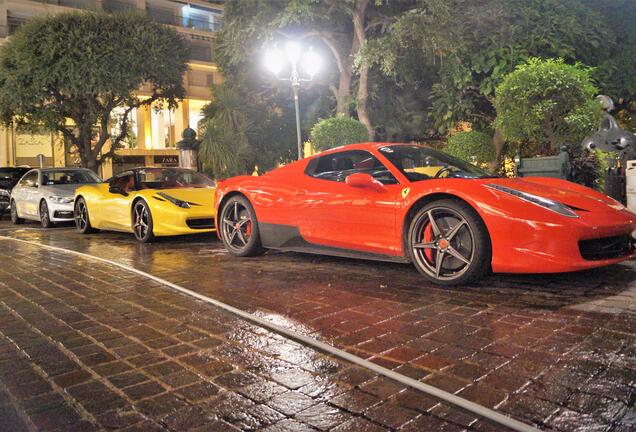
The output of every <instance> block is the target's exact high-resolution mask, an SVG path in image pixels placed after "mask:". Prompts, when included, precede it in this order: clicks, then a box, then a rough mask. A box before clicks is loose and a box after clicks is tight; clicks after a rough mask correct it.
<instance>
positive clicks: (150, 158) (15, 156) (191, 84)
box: [0, 0, 223, 178]
mask: <svg viewBox="0 0 636 432" xmlns="http://www.w3.org/2000/svg"><path fill="white" fill-rule="evenodd" d="M78 10H84V11H104V12H111V13H114V12H122V11H140V12H143V13H145V14H147V15H148V16H149V17H151V18H152V19H154V20H155V21H157V22H160V23H162V24H165V25H169V26H172V27H173V28H174V29H175V30H176V31H177V32H179V33H180V34H181V35H182V36H183V38H184V40H185V41H186V43H187V44H188V45H189V47H190V57H191V58H190V61H189V62H188V66H189V67H188V71H187V72H186V74H185V76H184V77H183V80H184V85H185V88H186V98H185V99H184V100H183V101H182V102H181V103H180V104H179V106H178V107H177V108H176V109H175V110H168V109H162V110H156V109H154V108H153V107H147V108H144V109H138V110H134V111H133V112H132V131H133V134H132V136H131V138H130V139H129V140H128V142H126V143H125V144H124V148H121V149H119V150H118V151H117V156H116V157H115V158H114V159H113V160H112V161H108V162H106V163H105V164H103V165H102V168H101V171H102V172H101V173H100V174H101V176H102V177H103V178H108V177H110V176H111V175H113V174H116V173H118V172H121V171H124V170H125V169H128V168H130V167H134V166H142V165H146V166H177V165H178V151H177V148H176V142H177V141H179V140H180V139H181V133H182V132H183V130H184V129H185V128H187V127H191V128H193V129H195V130H196V129H197V125H198V122H199V120H200V119H201V109H202V108H203V106H204V105H205V104H207V103H209V102H210V101H211V99H212V95H211V85H212V84H214V83H219V82H220V80H221V76H220V74H219V73H218V70H217V68H216V66H215V65H214V64H213V63H212V41H213V39H214V33H215V32H216V31H217V30H218V29H219V28H220V26H221V25H222V14H223V11H222V6H220V5H217V4H214V3H210V2H205V1H202V0H182V1H181V0H0V43H2V42H3V41H4V40H6V38H9V37H11V34H13V33H14V32H15V31H16V30H17V29H18V28H19V27H20V26H21V25H22V24H23V23H24V22H26V20H27V19H29V18H30V17H32V16H36V15H43V14H56V13H61V12H69V11H78ZM145 93H146V92H145V91H144V88H143V87H142V88H141V89H139V92H138V94H139V96H140V97H143V96H144V95H145ZM40 161H42V163H43V165H44V166H49V167H52V166H55V167H58V166H60V167H61V166H76V165H77V158H76V157H75V155H74V154H73V152H72V149H71V148H70V146H69V145H68V144H67V143H65V141H64V140H63V139H62V137H61V136H59V135H57V134H51V133H48V132H41V133H35V134H29V133H24V132H21V131H17V130H15V129H13V128H1V129H0V166H20V165H28V166H39V164H40Z"/></svg>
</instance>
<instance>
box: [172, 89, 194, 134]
mask: <svg viewBox="0 0 636 432" xmlns="http://www.w3.org/2000/svg"><path fill="white" fill-rule="evenodd" d="M174 116H175V119H174V132H175V139H176V141H179V140H180V139H181V134H182V133H183V130H184V129H185V128H187V127H188V125H189V119H190V105H189V103H188V100H187V99H184V100H182V101H181V103H180V104H179V106H178V107H177V109H176V110H175V112H174Z"/></svg>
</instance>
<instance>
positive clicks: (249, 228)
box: [245, 221, 252, 237]
mask: <svg viewBox="0 0 636 432" xmlns="http://www.w3.org/2000/svg"><path fill="white" fill-rule="evenodd" d="M245 234H247V237H251V236H252V221H247V223H246V224H245Z"/></svg>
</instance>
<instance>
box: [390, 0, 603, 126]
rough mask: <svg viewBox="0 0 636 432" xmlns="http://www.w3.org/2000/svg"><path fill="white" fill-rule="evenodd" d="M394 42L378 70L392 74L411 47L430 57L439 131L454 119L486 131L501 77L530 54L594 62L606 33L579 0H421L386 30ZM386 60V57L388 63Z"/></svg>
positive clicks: (398, 70) (434, 115) (399, 68)
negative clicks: (435, 74)
mask: <svg viewBox="0 0 636 432" xmlns="http://www.w3.org/2000/svg"><path fill="white" fill-rule="evenodd" d="M391 37H392V39H393V41H392V42H391V43H390V44H389V45H390V46H392V47H394V49H393V51H392V52H390V53H389V55H388V56H387V58H386V59H385V60H384V62H385V63H388V64H385V65H384V66H383V68H382V70H385V71H389V72H390V73H392V74H395V75H397V76H398V77H399V75H400V74H402V73H404V72H403V68H402V60H403V59H404V58H405V57H407V56H411V55H413V52H414V50H415V51H417V50H420V51H425V52H427V53H428V55H429V56H430V58H431V59H432V60H433V61H435V63H436V64H437V65H438V67H437V79H436V80H435V82H434V83H432V86H431V91H432V100H433V103H432V107H431V108H432V109H431V114H432V119H433V121H434V123H435V127H436V128H437V129H438V130H439V131H440V132H441V133H446V132H447V131H448V130H452V129H453V127H454V126H455V125H456V123H457V122H459V121H467V122H470V123H471V124H473V126H474V127H475V128H478V129H484V128H488V127H489V126H490V125H491V123H492V122H493V120H494V118H495V114H496V113H495V110H494V107H493V101H494V92H495V88H496V87H497V85H498V84H499V83H500V82H501V80H502V79H503V77H504V76H506V75H507V74H508V73H510V72H512V71H513V70H514V68H515V67H516V66H517V65H519V64H521V63H524V62H525V61H526V60H527V59H529V58H531V57H560V58H564V59H565V60H566V61H567V62H577V61H579V62H582V63H584V64H587V65H591V66H595V65H597V64H598V63H599V62H600V61H601V60H600V59H601V58H603V56H604V55H605V54H604V53H603V51H604V49H605V47H607V46H608V45H610V44H612V43H613V40H614V38H613V35H612V33H611V31H610V30H608V26H607V25H606V24H605V23H604V22H603V19H602V18H601V17H600V16H599V15H598V14H597V13H595V12H594V11H593V10H591V9H590V8H587V7H585V6H584V5H583V4H582V3H581V2H580V1H579V0H481V1H472V0H448V1H434V0H427V1H423V2H422V3H421V6H420V8H419V9H418V10H417V12H416V13H409V14H404V15H403V16H402V17H401V18H400V20H399V21H398V22H397V23H396V25H395V26H394V30H393V31H392V32H391ZM391 59H393V61H389V60H391Z"/></svg>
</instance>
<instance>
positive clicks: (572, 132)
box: [495, 58, 601, 154]
mask: <svg viewBox="0 0 636 432" xmlns="http://www.w3.org/2000/svg"><path fill="white" fill-rule="evenodd" d="M597 93H598V90H597V89H596V87H594V84H593V81H592V69H590V68H588V67H585V66H582V65H580V64H575V65H571V64H566V63H565V62H564V61H563V60H561V59H547V60H543V59H537V58H532V59H530V60H528V62H527V63H525V64H522V65H519V66H518V67H517V69H516V70H515V71H514V72H512V73H510V74H509V75H507V76H506V78H504V80H503V81H502V83H501V84H499V86H498V87H497V90H496V97H495V109H496V110H497V119H496V121H495V127H497V128H498V129H499V130H500V131H501V134H502V136H503V138H504V139H506V140H507V141H509V142H510V141H512V142H517V143H521V144H531V143H539V144H541V145H543V146H544V148H545V150H546V151H547V152H549V153H552V154H556V153H557V152H558V150H559V148H560V146H562V145H573V144H578V143H580V142H581V140H582V139H583V138H584V137H585V136H587V135H588V134H590V133H591V132H592V131H594V130H595V129H596V127H597V126H598V122H599V120H600V118H601V107H600V104H599V103H598V102H596V101H595V100H594V96H595V95H596V94H597Z"/></svg>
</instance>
